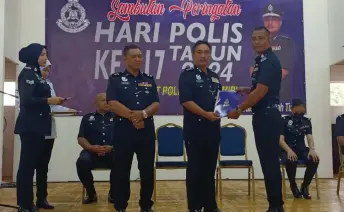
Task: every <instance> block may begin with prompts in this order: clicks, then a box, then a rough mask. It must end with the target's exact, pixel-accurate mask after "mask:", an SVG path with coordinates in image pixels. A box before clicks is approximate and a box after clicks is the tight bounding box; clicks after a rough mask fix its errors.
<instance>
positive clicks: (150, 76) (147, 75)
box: [142, 72, 154, 79]
mask: <svg viewBox="0 0 344 212" xmlns="http://www.w3.org/2000/svg"><path fill="white" fill-rule="evenodd" d="M142 75H143V76H146V77H149V78H152V79H153V78H154V77H153V76H152V75H149V74H146V73H145V72H143V73H142Z"/></svg>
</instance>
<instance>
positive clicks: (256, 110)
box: [252, 104, 279, 114]
mask: <svg viewBox="0 0 344 212" xmlns="http://www.w3.org/2000/svg"><path fill="white" fill-rule="evenodd" d="M278 106H279V105H278V104H273V105H267V106H261V107H258V108H254V109H253V108H252V113H253V114H255V113H257V112H259V111H262V110H264V109H271V108H274V109H278Z"/></svg>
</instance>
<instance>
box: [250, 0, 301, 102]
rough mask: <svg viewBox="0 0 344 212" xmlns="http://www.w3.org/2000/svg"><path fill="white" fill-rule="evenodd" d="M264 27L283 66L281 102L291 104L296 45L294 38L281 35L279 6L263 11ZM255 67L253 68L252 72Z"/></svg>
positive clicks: (272, 5) (281, 15) (268, 5)
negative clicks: (268, 32)
mask: <svg viewBox="0 0 344 212" xmlns="http://www.w3.org/2000/svg"><path fill="white" fill-rule="evenodd" d="M262 13H263V14H262V16H263V22H264V26H265V27H266V28H267V29H268V30H269V31H270V39H271V40H272V43H271V48H272V51H273V52H274V53H275V54H276V55H277V57H278V59H279V60H280V62H281V65H282V78H283V80H282V84H281V92H280V94H281V95H280V98H281V101H285V102H290V101H291V98H292V97H291V95H292V81H293V79H292V78H293V69H294V59H295V44H294V41H293V39H292V38H290V37H288V36H286V35H282V34H280V33H279V31H280V29H281V27H282V22H283V20H282V19H283V11H282V9H281V8H280V7H279V6H278V5H277V4H267V5H266V6H265V7H264V8H263V11H262ZM252 71H253V67H252V68H251V72H252Z"/></svg>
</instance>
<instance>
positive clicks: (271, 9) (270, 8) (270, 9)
mask: <svg viewBox="0 0 344 212" xmlns="http://www.w3.org/2000/svg"><path fill="white" fill-rule="evenodd" d="M268 10H269V12H272V11H273V10H274V7H273V6H272V4H269V6H268Z"/></svg>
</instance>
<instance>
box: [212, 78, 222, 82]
mask: <svg viewBox="0 0 344 212" xmlns="http://www.w3.org/2000/svg"><path fill="white" fill-rule="evenodd" d="M211 81H212V82H214V83H220V82H219V80H218V79H217V78H216V77H212V78H211Z"/></svg>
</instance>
